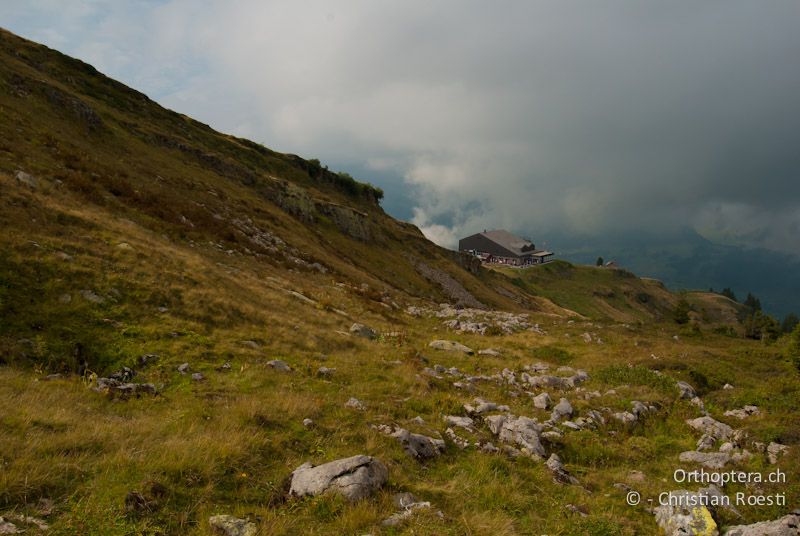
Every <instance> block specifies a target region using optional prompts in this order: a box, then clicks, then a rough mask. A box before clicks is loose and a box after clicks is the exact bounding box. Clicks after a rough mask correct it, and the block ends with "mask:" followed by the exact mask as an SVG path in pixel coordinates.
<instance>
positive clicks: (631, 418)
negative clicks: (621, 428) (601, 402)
mask: <svg viewBox="0 0 800 536" xmlns="http://www.w3.org/2000/svg"><path fill="white" fill-rule="evenodd" d="M612 417H614V418H615V419H617V420H618V421H620V422H621V423H622V424H633V423H635V422H636V420H637V419H636V415H634V414H633V413H631V412H630V411H619V412H617V413H614V414H613V415H612Z"/></svg>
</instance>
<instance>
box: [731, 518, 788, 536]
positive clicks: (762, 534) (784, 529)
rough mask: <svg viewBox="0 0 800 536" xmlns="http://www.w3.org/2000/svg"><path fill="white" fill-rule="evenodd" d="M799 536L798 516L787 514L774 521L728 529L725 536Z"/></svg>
mask: <svg viewBox="0 0 800 536" xmlns="http://www.w3.org/2000/svg"><path fill="white" fill-rule="evenodd" d="M798 534H800V514H789V515H788V516H783V517H782V518H780V519H776V520H774V521H762V522H760V523H753V524H752V525H737V526H735V527H731V528H729V529H728V530H727V531H726V532H725V536H797V535H798Z"/></svg>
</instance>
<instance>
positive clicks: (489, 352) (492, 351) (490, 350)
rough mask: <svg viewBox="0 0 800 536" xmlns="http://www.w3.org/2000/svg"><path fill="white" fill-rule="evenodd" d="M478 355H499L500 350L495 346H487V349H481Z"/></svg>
mask: <svg viewBox="0 0 800 536" xmlns="http://www.w3.org/2000/svg"><path fill="white" fill-rule="evenodd" d="M478 355H488V356H489V357H498V356H499V355H500V352H498V351H497V350H495V349H493V348H486V349H485V350H480V351H479V352H478Z"/></svg>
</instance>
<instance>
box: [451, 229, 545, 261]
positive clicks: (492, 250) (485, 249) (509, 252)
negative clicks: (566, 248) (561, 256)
mask: <svg viewBox="0 0 800 536" xmlns="http://www.w3.org/2000/svg"><path fill="white" fill-rule="evenodd" d="M458 250H459V251H466V252H469V253H472V254H473V255H475V256H477V257H480V258H481V260H482V261H483V262H486V263H496V264H508V265H511V266H529V265H531V264H542V263H544V262H547V260H548V257H551V256H552V255H553V253H551V252H550V251H545V250H543V249H536V245H534V243H533V242H531V241H530V240H526V239H524V238H520V237H518V236H516V235H514V234H511V233H509V232H508V231H505V230H503V229H496V230H494V231H485V230H484V231H483V232H482V233H477V234H474V235H471V236H468V237H466V238H462V239H461V240H459V241H458Z"/></svg>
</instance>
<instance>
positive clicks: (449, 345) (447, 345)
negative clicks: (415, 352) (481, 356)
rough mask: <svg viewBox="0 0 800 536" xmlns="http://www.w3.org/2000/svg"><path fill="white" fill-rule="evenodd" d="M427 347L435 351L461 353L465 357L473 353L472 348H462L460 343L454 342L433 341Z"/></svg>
mask: <svg viewBox="0 0 800 536" xmlns="http://www.w3.org/2000/svg"><path fill="white" fill-rule="evenodd" d="M428 346H429V347H431V348H433V349H435V350H443V351H445V352H462V353H465V354H467V355H472V354H473V353H475V352H474V351H473V350H472V348H469V347H467V346H464V345H463V344H461V343H460V342H455V341H445V340H435V341H431V342H430V344H428Z"/></svg>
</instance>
